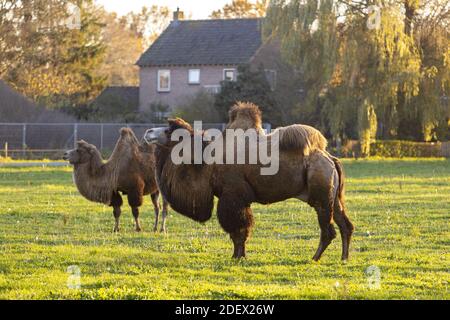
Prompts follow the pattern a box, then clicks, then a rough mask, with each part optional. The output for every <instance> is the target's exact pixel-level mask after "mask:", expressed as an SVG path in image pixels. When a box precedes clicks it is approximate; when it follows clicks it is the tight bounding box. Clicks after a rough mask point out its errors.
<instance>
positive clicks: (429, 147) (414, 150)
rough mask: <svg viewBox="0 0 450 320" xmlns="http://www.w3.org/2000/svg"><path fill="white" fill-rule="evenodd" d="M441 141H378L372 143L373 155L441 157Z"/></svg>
mask: <svg viewBox="0 0 450 320" xmlns="http://www.w3.org/2000/svg"><path fill="white" fill-rule="evenodd" d="M441 149H442V148H441V143H440V142H437V143H426V142H413V141H397V140H389V141H388V140H386V141H381V140H380V141H376V142H374V143H372V144H371V145H370V155H371V156H372V157H374V156H377V157H392V158H403V157H422V158H431V157H441V156H442V152H441Z"/></svg>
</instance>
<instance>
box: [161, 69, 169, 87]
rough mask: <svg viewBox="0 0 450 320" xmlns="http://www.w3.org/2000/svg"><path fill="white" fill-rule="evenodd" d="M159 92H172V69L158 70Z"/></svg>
mask: <svg viewBox="0 0 450 320" xmlns="http://www.w3.org/2000/svg"><path fill="white" fill-rule="evenodd" d="M158 92H170V70H159V71H158Z"/></svg>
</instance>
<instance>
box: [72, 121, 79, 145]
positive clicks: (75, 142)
mask: <svg viewBox="0 0 450 320" xmlns="http://www.w3.org/2000/svg"><path fill="white" fill-rule="evenodd" d="M77 141H78V123H75V124H74V125H73V148H74V149H75V148H76V147H77Z"/></svg>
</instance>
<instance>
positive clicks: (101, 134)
mask: <svg viewBox="0 0 450 320" xmlns="http://www.w3.org/2000/svg"><path fill="white" fill-rule="evenodd" d="M103 129H104V124H103V123H102V124H101V125H100V150H103Z"/></svg>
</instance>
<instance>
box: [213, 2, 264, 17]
mask: <svg viewBox="0 0 450 320" xmlns="http://www.w3.org/2000/svg"><path fill="white" fill-rule="evenodd" d="M268 3H269V0H257V1H256V2H250V1H248V0H233V1H232V2H231V3H230V4H226V5H225V6H224V7H223V8H222V9H219V10H217V11H213V13H212V14H211V18H214V19H232V18H259V17H264V16H265V14H266V10H267V5H268Z"/></svg>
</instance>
